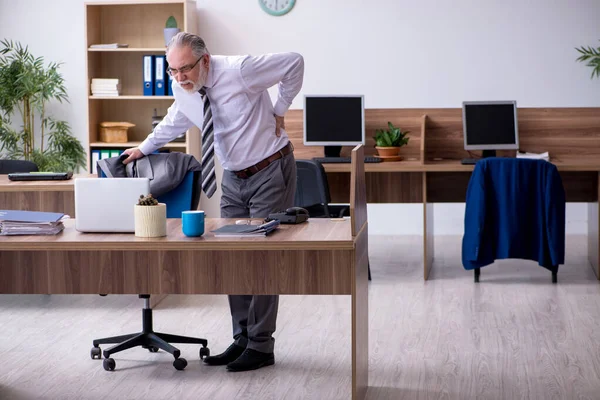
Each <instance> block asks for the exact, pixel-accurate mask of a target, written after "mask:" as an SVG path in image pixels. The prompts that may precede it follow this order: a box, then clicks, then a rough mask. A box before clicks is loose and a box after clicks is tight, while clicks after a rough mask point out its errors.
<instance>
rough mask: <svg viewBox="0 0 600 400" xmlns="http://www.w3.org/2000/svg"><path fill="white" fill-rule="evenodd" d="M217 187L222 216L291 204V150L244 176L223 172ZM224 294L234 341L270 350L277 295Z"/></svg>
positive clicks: (261, 214)
mask: <svg viewBox="0 0 600 400" xmlns="http://www.w3.org/2000/svg"><path fill="white" fill-rule="evenodd" d="M221 189H222V192H223V194H222V196H221V217H222V218H266V217H267V216H268V215H269V213H272V212H277V211H282V210H285V209H286V208H289V207H292V206H293V205H294V195H295V191H296V160H295V158H294V153H293V152H292V153H290V154H288V155H287V156H285V157H283V158H280V159H278V160H275V161H274V162H272V163H271V164H269V165H268V166H267V167H266V168H265V169H263V170H262V171H260V172H258V173H257V174H255V175H252V176H251V177H250V178H247V179H242V178H239V177H238V176H237V175H236V174H235V173H233V172H232V171H223V179H222V182H221ZM228 297H229V308H230V309H231V318H232V323H233V339H234V340H235V344H237V345H238V346H242V347H247V348H250V349H253V350H256V351H260V352H263V353H272V352H273V349H274V347H275V339H274V338H273V332H275V323H276V320H277V309H278V307H279V296H262V295H261V296H252V295H230V296H228Z"/></svg>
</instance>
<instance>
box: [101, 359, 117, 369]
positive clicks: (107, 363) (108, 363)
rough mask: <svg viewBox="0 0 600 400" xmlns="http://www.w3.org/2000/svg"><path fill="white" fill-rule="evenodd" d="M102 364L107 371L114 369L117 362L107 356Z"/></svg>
mask: <svg viewBox="0 0 600 400" xmlns="http://www.w3.org/2000/svg"><path fill="white" fill-rule="evenodd" d="M102 366H103V367H104V369H105V370H107V371H114V370H115V367H116V366H117V363H116V362H115V360H113V359H112V358H105V359H104V361H102Z"/></svg>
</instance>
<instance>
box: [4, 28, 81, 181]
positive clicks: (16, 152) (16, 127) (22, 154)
mask: <svg viewBox="0 0 600 400" xmlns="http://www.w3.org/2000/svg"><path fill="white" fill-rule="evenodd" d="M0 44H1V45H2V48H0V158H7V159H22V160H29V161H33V162H34V163H35V164H37V166H38V169H39V170H40V171H47V172H70V171H75V170H76V169H77V168H79V167H85V166H86V153H85V150H84V148H83V147H82V146H81V143H80V142H79V140H77V138H75V137H73V136H72V135H71V129H70V127H69V125H68V123H67V122H65V121H60V120H57V119H54V118H52V117H50V116H48V115H47V107H48V104H49V103H50V102H51V101H53V100H56V101H58V102H61V103H62V102H63V101H67V102H68V97H67V90H66V88H65V85H64V79H63V77H62V76H61V74H60V73H59V72H58V68H59V66H60V64H57V63H50V65H48V66H44V60H43V58H42V57H38V58H34V57H33V55H31V53H30V52H29V50H28V48H27V47H25V48H23V47H22V46H21V44H19V43H18V42H17V43H13V42H12V41H7V40H3V41H1V42H0ZM14 116H16V117H18V119H17V120H16V121H14V122H13V120H12V117H14Z"/></svg>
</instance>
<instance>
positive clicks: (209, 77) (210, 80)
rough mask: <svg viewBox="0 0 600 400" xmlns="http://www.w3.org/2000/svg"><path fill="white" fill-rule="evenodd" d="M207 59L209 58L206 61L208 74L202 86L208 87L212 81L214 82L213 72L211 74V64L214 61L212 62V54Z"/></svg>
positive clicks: (210, 86)
mask: <svg viewBox="0 0 600 400" xmlns="http://www.w3.org/2000/svg"><path fill="white" fill-rule="evenodd" d="M208 60H209V61H208V75H207V76H206V82H205V83H204V87H205V88H209V89H210V88H212V87H213V85H214V82H215V79H214V74H213V71H214V68H213V65H214V63H213V59H212V56H211V57H210V58H209V59H208Z"/></svg>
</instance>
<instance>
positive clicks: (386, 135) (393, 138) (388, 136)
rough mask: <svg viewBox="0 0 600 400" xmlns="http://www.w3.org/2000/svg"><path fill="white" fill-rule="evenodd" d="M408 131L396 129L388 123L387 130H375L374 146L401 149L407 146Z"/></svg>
mask: <svg viewBox="0 0 600 400" xmlns="http://www.w3.org/2000/svg"><path fill="white" fill-rule="evenodd" d="M408 133H410V131H402V129H400V128H396V127H395V126H394V125H393V124H392V123H391V122H389V121H388V129H377V130H375V136H373V139H375V146H377V147H402V146H404V145H405V144H408V139H410V138H409V137H408V136H406V135H407V134H408Z"/></svg>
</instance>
